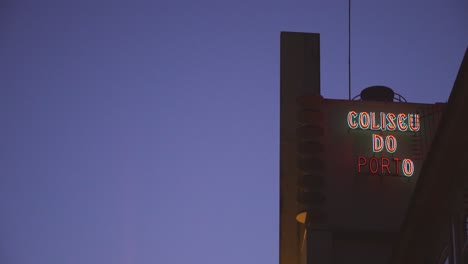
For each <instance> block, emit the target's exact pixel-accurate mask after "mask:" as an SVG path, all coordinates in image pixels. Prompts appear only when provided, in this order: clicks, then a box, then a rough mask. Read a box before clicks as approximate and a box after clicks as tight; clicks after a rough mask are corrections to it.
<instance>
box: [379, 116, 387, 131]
mask: <svg viewBox="0 0 468 264" xmlns="http://www.w3.org/2000/svg"><path fill="white" fill-rule="evenodd" d="M385 120H386V119H385V113H384V112H380V128H381V129H382V131H385V130H386V127H387V124H386V122H385Z"/></svg>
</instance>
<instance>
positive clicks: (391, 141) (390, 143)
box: [385, 135, 397, 153]
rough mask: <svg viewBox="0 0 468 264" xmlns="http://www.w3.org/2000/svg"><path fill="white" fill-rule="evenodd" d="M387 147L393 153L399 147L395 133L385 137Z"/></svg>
mask: <svg viewBox="0 0 468 264" xmlns="http://www.w3.org/2000/svg"><path fill="white" fill-rule="evenodd" d="M385 147H386V148H387V151H388V152H390V153H393V152H395V151H396V149H397V141H396V138H395V137H394V136H393V135H388V136H387V137H386V138H385Z"/></svg>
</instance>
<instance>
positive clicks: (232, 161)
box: [0, 0, 468, 264]
mask: <svg viewBox="0 0 468 264" xmlns="http://www.w3.org/2000/svg"><path fill="white" fill-rule="evenodd" d="M67 2H68V3H65V1H55V2H52V1H31V3H27V2H25V1H15V0H3V1H2V2H0V87H1V88H0V92H1V94H0V95H1V96H0V100H1V101H0V107H1V108H0V120H1V122H2V126H1V130H0V131H1V132H0V135H1V140H0V146H1V149H2V151H0V157H1V159H0V161H1V166H0V262H1V263H2V264H64V263H66V264H84V263H86V264H102V263H112V264H146V263H148V264H150V263H151V264H154V263H158V264H166V263H167V264H179V263H180V264H183V263H184V264H185V263H216V264H218V263H220V262H222V263H224V264H239V263H243V264H248V263H252V264H259V263H260V264H267V263H268V264H271V263H278V196H279V195H278V190H279V184H278V182H279V178H278V177H279V176H278V175H279V172H278V166H279V165H278V164H279V163H278V157H279V154H278V150H279V105H278V103H279V34H280V31H302V32H316V33H321V60H322V65H321V69H322V72H321V77H322V91H323V95H324V96H326V97H328V98H347V96H348V91H347V87H348V84H347V80H348V75H347V41H348V39H347V31H346V30H347V14H348V12H347V1H343V0H341V1H328V0H323V1H281V2H278V1H276V2H275V1H266V0H261V1H252V0H250V1H244V0H241V1H214V0H209V1H205V0H200V1H175V0H173V1H158V0H156V1H146V2H145V1H126V2H124V1H118V0H114V1H105V2H104V1H99V0H97V1H92V2H91V1H89V2H85V1H67ZM354 2H355V3H354ZM354 2H353V5H354V6H353V8H352V16H353V22H352V23H353V24H352V32H353V35H352V54H353V57H352V60H353V61H352V65H353V74H352V78H353V82H352V86H353V95H356V94H358V93H359V91H360V90H361V89H362V88H364V87H366V86H370V85H375V84H383V85H387V86H390V87H392V88H393V89H394V90H395V91H397V92H399V93H401V94H403V95H404V96H405V97H406V98H407V99H408V101H412V102H423V103H433V102H436V101H437V102H440V101H442V102H444V101H446V100H447V97H448V95H449V93H450V90H451V88H452V85H453V82H454V80H455V77H456V74H457V71H458V68H459V66H460V62H461V59H462V56H463V54H464V51H465V48H466V47H467V44H468V15H467V14H468V2H467V1H466V0H439V1H434V0H427V1H422V0H418V1H407V0H392V1H374V0H365V1H354Z"/></svg>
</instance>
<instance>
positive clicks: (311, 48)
mask: <svg viewBox="0 0 468 264" xmlns="http://www.w3.org/2000/svg"><path fill="white" fill-rule="evenodd" d="M280 49H281V52H280V53H281V54H280V251H279V254H280V264H299V263H304V262H306V263H313V264H328V263H331V253H332V248H331V245H332V241H331V238H332V236H331V233H330V232H329V231H327V230H324V229H317V228H314V227H313V226H314V225H313V224H312V225H307V226H306V224H305V222H306V219H309V220H312V221H313V218H314V217H313V213H316V212H318V211H310V210H314V209H312V208H310V207H308V206H307V204H304V203H303V202H301V199H300V198H299V199H298V197H301V196H302V197H303V198H306V199H305V200H310V199H308V198H314V197H315V196H311V195H308V194H307V195H306V197H304V196H303V195H301V194H300V190H304V186H301V183H304V182H306V183H310V182H314V181H318V182H320V175H317V177H315V176H313V177H304V176H306V175H305V174H304V172H303V170H301V169H300V168H299V167H300V166H298V164H300V162H299V161H300V158H301V157H300V155H302V156H304V153H305V152H307V153H305V154H307V155H308V154H310V153H309V152H308V151H309V149H310V147H309V146H311V144H310V142H308V144H307V145H301V140H299V138H298V134H297V131H296V130H297V128H298V127H301V126H303V124H301V123H300V119H298V117H297V116H298V112H300V103H299V102H301V99H300V98H304V97H306V98H315V97H317V98H319V97H321V96H320V35H319V34H315V33H298V32H281V43H280ZM298 149H299V150H300V151H298ZM304 151H305V152H304ZM302 165H305V166H308V164H302ZM301 177H302V179H301ZM322 177H323V175H322ZM306 187H307V188H308V186H306ZM314 187H316V186H314ZM313 191H314V195H315V194H317V192H316V191H317V190H315V189H314V190H313ZM303 193H304V192H303ZM308 193H311V192H309V191H308ZM325 196H326V195H325V194H323V193H322V194H321V195H318V196H317V197H319V198H320V197H325ZM325 198H326V197H325ZM320 199H322V198H320ZM309 211H310V213H309ZM321 212H322V216H323V210H322V211H321ZM296 217H297V218H298V221H296ZM301 218H302V220H301ZM306 229H307V231H305V230H306ZM304 260H305V261H304Z"/></svg>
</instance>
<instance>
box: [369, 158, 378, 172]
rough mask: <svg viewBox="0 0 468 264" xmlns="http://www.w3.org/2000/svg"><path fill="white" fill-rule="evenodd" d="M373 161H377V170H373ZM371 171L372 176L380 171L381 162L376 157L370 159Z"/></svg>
mask: <svg viewBox="0 0 468 264" xmlns="http://www.w3.org/2000/svg"><path fill="white" fill-rule="evenodd" d="M372 161H375V169H372ZM369 170H370V172H371V173H372V174H376V173H377V172H378V171H379V160H378V159H377V158H376V157H373V158H371V159H370V161H369Z"/></svg>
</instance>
